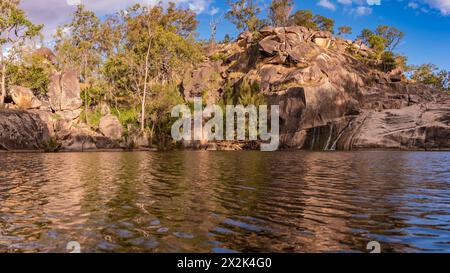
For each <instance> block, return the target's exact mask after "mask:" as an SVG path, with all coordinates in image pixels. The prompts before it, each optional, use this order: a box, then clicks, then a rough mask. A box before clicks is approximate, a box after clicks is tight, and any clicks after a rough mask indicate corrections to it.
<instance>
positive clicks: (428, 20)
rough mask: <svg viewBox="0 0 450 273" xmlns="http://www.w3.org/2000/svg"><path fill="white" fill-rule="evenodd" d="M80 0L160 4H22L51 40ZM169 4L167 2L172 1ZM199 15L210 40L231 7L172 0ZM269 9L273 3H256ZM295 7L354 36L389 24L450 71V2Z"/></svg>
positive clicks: (408, 47) (208, 0)
mask: <svg viewBox="0 0 450 273" xmlns="http://www.w3.org/2000/svg"><path fill="white" fill-rule="evenodd" d="M80 1H82V2H83V3H84V4H85V5H86V6H87V8H88V9H91V10H93V11H95V12H96V13H97V14H98V15H99V16H100V17H103V16H104V15H105V14H110V13H113V12H115V11H117V10H120V9H123V8H125V7H127V6H128V5H131V4H134V3H145V2H150V3H156V2H158V0H120V1H118V0H22V6H23V8H24V9H25V11H26V12H27V14H28V15H29V16H30V17H31V19H32V20H33V21H35V22H36V23H44V24H46V29H45V32H46V35H47V36H48V37H50V36H51V33H53V32H54V30H55V29H56V26H57V25H60V24H63V23H65V22H67V21H69V20H70V16H71V13H72V12H73V9H74V4H76V3H79V2H80ZM168 1H169V0H163V2H168ZM172 1H173V2H177V3H178V4H179V5H180V6H183V7H188V8H191V9H192V10H195V11H196V12H197V13H198V19H199V21H200V26H199V34H200V37H201V38H208V37H209V35H210V34H209V21H210V19H211V15H212V14H214V17H215V18H220V17H223V14H224V13H225V12H226V10H227V9H228V8H227V6H226V1H225V0H172ZM255 1H257V2H259V3H260V5H261V6H262V7H263V9H264V7H267V6H268V3H269V2H270V0H255ZM295 9H310V10H312V11H313V12H314V13H318V14H322V15H324V16H327V17H331V18H333V19H335V21H336V26H341V25H349V26H351V27H353V33H354V34H353V35H352V36H350V38H354V37H355V36H356V35H357V34H358V33H359V32H360V31H361V29H363V28H371V29H374V28H376V26H377V25H380V24H386V25H391V26H395V27H397V28H399V29H401V30H402V31H404V32H405V33H406V37H405V39H404V41H403V42H402V43H401V44H400V45H399V46H398V48H397V51H398V52H399V53H402V54H405V55H407V56H408V57H409V61H410V63H412V64H422V63H434V64H436V65H438V66H439V67H441V68H444V69H447V70H450V0H296V1H295ZM225 34H230V35H231V36H232V37H236V36H237V34H238V32H237V30H236V29H235V28H234V27H233V25H231V24H230V23H229V22H228V21H227V20H225V19H222V20H221V22H220V24H219V27H218V33H217V38H218V39H222V38H223V37H224V35H225Z"/></svg>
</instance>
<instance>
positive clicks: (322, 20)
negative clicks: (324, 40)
mask: <svg viewBox="0 0 450 273" xmlns="http://www.w3.org/2000/svg"><path fill="white" fill-rule="evenodd" d="M314 22H316V24H317V28H318V29H319V30H325V31H329V32H331V33H334V20H333V19H331V18H327V17H325V16H322V15H316V16H314Z"/></svg>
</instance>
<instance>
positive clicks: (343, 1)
mask: <svg viewBox="0 0 450 273" xmlns="http://www.w3.org/2000/svg"><path fill="white" fill-rule="evenodd" d="M338 3H339V4H342V5H351V4H352V3H353V1H352V0H338Z"/></svg>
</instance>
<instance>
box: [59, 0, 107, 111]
mask: <svg viewBox="0 0 450 273" xmlns="http://www.w3.org/2000/svg"><path fill="white" fill-rule="evenodd" d="M100 25H101V22H100V19H99V18H98V17H97V16H96V15H95V13H94V12H92V11H89V10H86V8H85V6H83V5H78V6H77V8H76V10H75V12H74V14H73V18H72V21H71V22H70V23H68V24H65V25H63V26H61V27H59V28H58V30H57V33H56V35H55V49H56V53H57V56H58V58H59V61H60V62H61V64H62V65H63V66H65V67H71V68H77V69H78V70H79V71H80V74H81V78H82V80H83V82H84V83H85V87H84V88H83V89H84V90H83V91H84V106H85V114H87V113H88V107H89V103H88V92H89V88H88V87H87V86H88V85H89V86H91V85H92V82H91V80H92V78H93V76H94V75H95V74H98V68H99V64H100V63H101V51H100V39H101V37H100V35H99V34H100Z"/></svg>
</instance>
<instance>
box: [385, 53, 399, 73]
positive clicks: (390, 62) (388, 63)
mask: <svg viewBox="0 0 450 273" xmlns="http://www.w3.org/2000/svg"><path fill="white" fill-rule="evenodd" d="M381 63H382V68H383V71H384V72H389V71H392V70H393V69H395V68H396V67H397V62H396V60H395V55H394V53H393V52H392V51H385V52H383V53H382V54H381Z"/></svg>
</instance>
